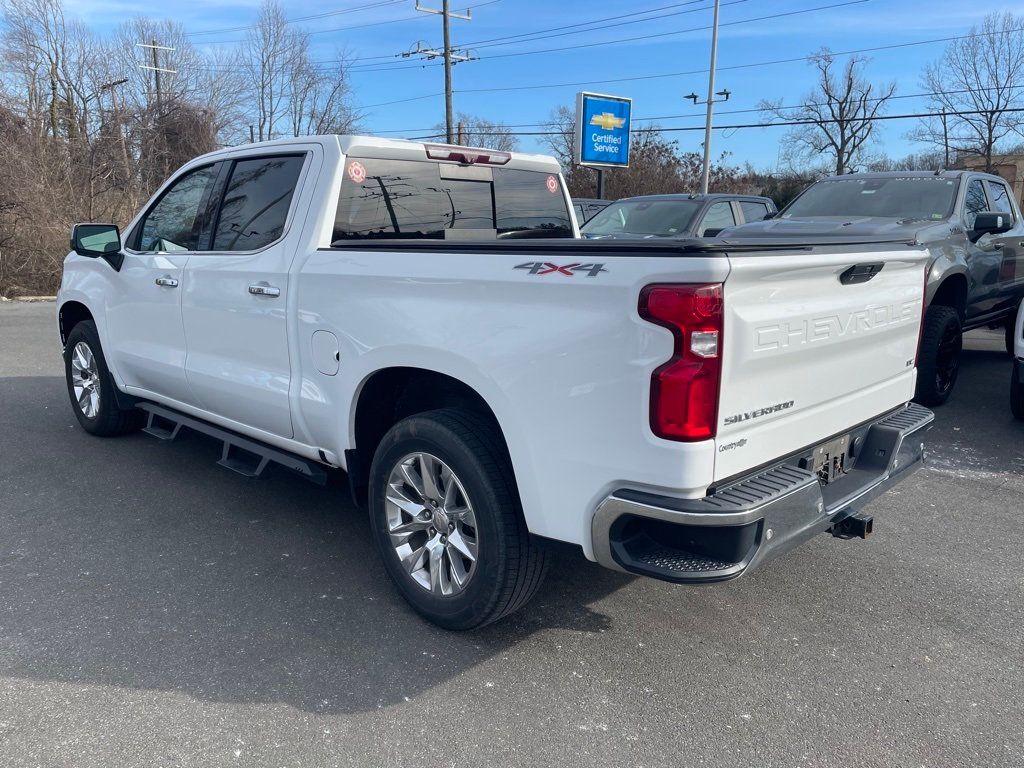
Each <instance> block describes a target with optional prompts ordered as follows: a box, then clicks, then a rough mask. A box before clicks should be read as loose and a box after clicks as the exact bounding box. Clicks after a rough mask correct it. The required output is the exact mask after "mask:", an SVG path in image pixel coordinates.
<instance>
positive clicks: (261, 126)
mask: <svg viewBox="0 0 1024 768" xmlns="http://www.w3.org/2000/svg"><path fill="white" fill-rule="evenodd" d="M307 50H308V41H307V40H306V39H305V35H304V34H303V33H301V32H299V31H297V30H293V29H291V28H290V27H289V26H288V20H287V19H286V18H285V15H284V10H283V9H282V8H281V6H280V4H278V2H277V0H263V3H262V4H261V5H260V11H259V15H258V17H257V19H256V24H255V26H254V27H252V29H250V30H249V32H248V33H247V34H246V38H245V42H244V43H243V57H244V67H245V69H246V72H247V74H248V79H249V87H250V88H251V89H252V91H253V95H254V96H255V103H256V136H257V138H258V139H259V140H260V141H264V140H266V139H272V138H274V137H275V136H276V135H279V134H280V130H279V128H278V122H279V121H280V120H282V119H283V118H285V117H286V116H287V114H288V99H289V96H290V91H291V90H292V77H293V75H294V74H295V73H296V72H297V71H299V70H300V69H302V65H301V60H302V58H303V57H304V55H305V54H306V52H307Z"/></svg>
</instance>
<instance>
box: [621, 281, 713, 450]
mask: <svg viewBox="0 0 1024 768" xmlns="http://www.w3.org/2000/svg"><path fill="white" fill-rule="evenodd" d="M639 310H640V317H642V318H643V319H644V320H647V321H648V322H651V323H654V324H656V325H660V326H662V327H664V328H668V329H669V330H670V331H672V336H673V337H674V338H675V348H674V350H673V353H672V358H671V359H670V360H669V361H668V362H667V363H665V364H663V365H661V366H659V367H658V368H657V370H655V371H654V373H653V374H652V375H651V429H652V430H653V431H654V434H656V435H657V436H658V437H663V438H665V439H667V440H683V441H687V442H692V441H696V440H707V439H708V438H712V437H714V436H715V431H716V427H717V424H718V391H719V388H720V385H721V379H722V320H723V305H722V285H721V283H714V284H709V285H648V286H647V287H645V288H644V289H643V290H642V291H641V292H640V307H639Z"/></svg>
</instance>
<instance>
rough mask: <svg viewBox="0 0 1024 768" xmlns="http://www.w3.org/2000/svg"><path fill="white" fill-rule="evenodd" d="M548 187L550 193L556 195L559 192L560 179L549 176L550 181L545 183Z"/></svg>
mask: <svg viewBox="0 0 1024 768" xmlns="http://www.w3.org/2000/svg"><path fill="white" fill-rule="evenodd" d="M545 183H546V184H547V186H548V192H550V193H551V194H555V192H557V191H558V177H557V176H548V180H547V181H546V182H545Z"/></svg>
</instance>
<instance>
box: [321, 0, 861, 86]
mask: <svg viewBox="0 0 1024 768" xmlns="http://www.w3.org/2000/svg"><path fill="white" fill-rule="evenodd" d="M739 2H747V0H732V4H735V3H739ZM868 2H872V0H843V1H842V2H837V3H831V4H829V5H820V6H815V7H813V8H801V9H798V10H795V11H786V12H783V13H774V14H769V15H766V16H756V17H753V18H748V19H737V20H735V21H729V22H723V23H722V24H721V25H720V26H723V27H724V26H737V25H740V24H751V23H754V22H758V21H772V20H775V19H780V18H785V17H790V16H798V15H802V14H805V13H815V12H817V11H824V10H830V9H833V8H843V7H847V6H851V5H861V4H863V3H868ZM710 9H711V6H708V7H707V8H703V9H699V10H710ZM708 29H711V27H710V26H707V25H705V26H700V27H689V28H687V29H677V30H673V31H669V32H656V33H652V34H648V35H636V36H633V37H625V38H619V39H616V40H602V41H600V42H593V43H580V44H577V45H569V46H559V47H557V48H541V49H537V50H532V51H517V52H510V53H498V54H492V55H489V56H482V57H480V59H481V60H482V61H483V60H493V59H504V58H510V57H514V56H532V55H537V54H543V53H561V52H564V51H571V50H579V49H583V48H595V47H600V46H607V45H620V44H622V43H633V42H640V41H643V40H653V39H659V38H665V37H672V36H676V35H685V34H689V33H690V32H702V31H704V30H708ZM584 31H597V30H584ZM520 42H530V41H529V40H526V41H520ZM398 55H399V56H402V55H403V54H398ZM383 58H388V59H389V58H394V57H391V56H373V57H364V58H357V59H353V61H368V60H369V59H383ZM313 63H314V64H316V65H332V64H337V63H339V61H338V60H337V59H325V60H322V61H316V62H313ZM366 66H368V67H372V68H370V69H365V68H362V67H359V66H358V65H357V66H355V67H350V68H349V71H350V72H353V73H354V72H391V71H398V70H402V69H413V68H418V67H414V66H413V67H410V66H408V65H401V64H399V63H398V62H395V64H394V65H392V66H387V65H384V64H371V65H366ZM723 69H724V67H723ZM703 71H705V72H706V71H707V70H703ZM686 74H693V73H686ZM626 79H628V78H626ZM594 82H614V81H612V80H608V81H594ZM536 87H541V86H521V87H518V88H509V89H507V90H524V89H529V88H536ZM471 90H475V91H479V90H481V89H471ZM489 90H492V91H497V90H506V89H502V88H492V89H489ZM463 92H470V91H463Z"/></svg>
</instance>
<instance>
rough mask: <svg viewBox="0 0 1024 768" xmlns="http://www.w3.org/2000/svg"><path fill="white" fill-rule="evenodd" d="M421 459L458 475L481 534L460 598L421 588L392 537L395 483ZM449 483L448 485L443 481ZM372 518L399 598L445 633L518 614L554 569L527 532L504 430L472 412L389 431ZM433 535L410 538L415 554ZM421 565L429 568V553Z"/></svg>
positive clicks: (446, 412) (435, 415)
mask: <svg viewBox="0 0 1024 768" xmlns="http://www.w3.org/2000/svg"><path fill="white" fill-rule="evenodd" d="M418 453H427V454H430V455H431V456H432V457H435V458H436V459H439V460H440V462H442V463H443V464H444V465H446V466H447V468H449V469H450V470H451V472H452V473H454V475H455V476H456V477H457V478H458V483H459V484H460V485H461V488H462V489H464V491H465V496H466V502H467V503H466V504H465V506H471V507H472V509H473V511H474V518H475V520H474V523H475V528H473V529H470V530H471V531H474V533H475V538H476V542H477V544H476V546H477V547H478V548H477V552H476V555H477V556H476V560H475V562H474V563H473V564H472V565H471V567H472V569H473V570H472V571H469V572H468V573H469V576H468V579H467V580H466V581H465V585H464V586H462V587H460V590H461V591H458V592H457V593H454V594H438V593H437V592H436V591H434V590H432V588H431V587H430V586H427V585H424V584H421V583H420V582H419V581H417V580H416V579H415V578H414V577H413V576H412V575H411V574H410V571H409V570H407V569H406V567H405V566H403V564H402V561H401V560H400V558H399V554H398V552H397V551H396V549H395V546H394V545H393V543H392V539H391V535H390V533H389V522H388V507H387V504H388V503H389V502H386V500H385V494H386V493H387V492H388V490H389V479H390V478H391V474H392V471H393V470H396V471H397V470H398V468H399V467H400V466H401V464H402V460H403V458H407V457H409V456H410V455H412V454H418ZM421 479H422V478H421ZM441 480H442V483H443V482H444V475H443V474H442V475H441ZM407 490H413V489H408V488H407ZM413 495H415V494H413ZM369 511H370V526H371V529H372V531H373V536H374V540H375V541H376V542H377V548H378V550H379V551H380V553H381V557H382V558H383V560H384V565H385V567H386V569H387V571H388V575H389V576H390V577H391V579H392V581H394V582H395V585H396V586H397V587H398V591H399V592H400V593H401V594H402V596H403V597H404V598H405V599H406V600H407V601H408V603H409V604H410V605H411V606H412V607H413V608H414V609H415V610H416V611H417V612H418V613H419V614H420V615H422V616H423V617H424V618H426V619H427V620H429V621H431V622H433V623H434V624H437V625H438V626H441V627H444V628H445V629H452V630H466V629H474V628H476V627H480V626H483V625H484V624H489V623H491V622H494V621H497V620H498V619H500V618H502V617H504V616H507V615H508V614H510V613H512V612H513V611H516V610H518V609H519V608H521V607H522V606H523V605H525V604H526V603H527V601H529V600H530V598H531V597H533V595H534V594H535V593H536V591H537V589H538V587H539V586H540V584H541V581H542V580H543V578H544V574H545V572H546V570H547V558H546V553H545V549H544V547H543V544H542V543H541V542H539V541H538V540H537V539H535V538H534V537H533V536H531V535H530V533H529V531H528V530H527V528H526V523H525V521H524V519H523V514H522V509H521V507H520V503H519V494H518V491H517V490H516V485H515V479H514V476H513V473H512V467H511V464H510V461H509V458H508V455H507V453H506V451H505V448H504V445H503V443H502V441H501V439H500V436H499V435H498V434H497V426H496V425H495V424H494V423H493V422H492V421H491V420H489V419H487V418H485V417H483V416H481V415H479V414H477V413H475V412H473V411H471V410H468V409H463V408H443V409H440V410H434V411H428V412H426V413H420V414H417V415H415V416H411V417H409V418H407V419H403V420H402V421H400V422H399V423H397V424H396V425H395V426H393V427H392V428H391V429H390V430H389V431H388V433H387V434H386V435H385V436H384V438H383V440H381V443H380V445H379V446H378V447H377V451H376V454H375V455H374V458H373V464H372V466H371V468H370V488H369ZM391 511H392V513H394V512H395V508H392V510H391ZM430 512H431V510H429V509H427V508H426V506H424V511H423V512H422V513H420V515H421V516H429V514H430ZM410 517H411V515H410ZM400 519H401V520H404V518H400ZM452 525H454V523H453V524H452ZM429 531H435V529H434V528H433V527H431V528H430V529H428V532H426V533H423V534H422V536H423V538H422V539H417V540H415V541H414V540H413V538H412V537H410V538H409V542H410V543H409V544H408V551H409V552H410V553H414V552H415V551H418V550H417V549H415V548H418V547H419V546H421V542H422V546H423V547H424V549H426V540H427V539H430V538H431V537H432V536H434V535H436V531H435V534H431V533H430V532H429ZM415 535H417V536H419V535H420V534H415ZM441 541H444V539H441ZM447 557H448V558H449V560H448V561H444V560H442V561H441V564H442V568H443V567H444V563H445V562H450V559H451V557H450V555H447ZM411 559H412V558H410V560H411ZM421 562H423V563H424V564H426V563H427V562H428V560H427V555H426V554H423V555H422V560H421ZM422 573H423V571H421V577H422ZM451 583H452V582H451V581H449V585H451Z"/></svg>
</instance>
